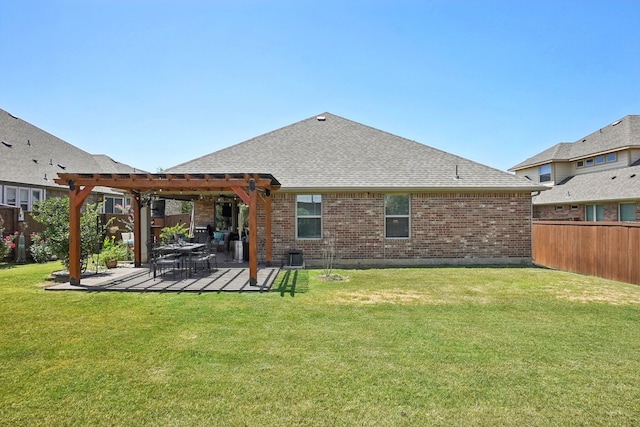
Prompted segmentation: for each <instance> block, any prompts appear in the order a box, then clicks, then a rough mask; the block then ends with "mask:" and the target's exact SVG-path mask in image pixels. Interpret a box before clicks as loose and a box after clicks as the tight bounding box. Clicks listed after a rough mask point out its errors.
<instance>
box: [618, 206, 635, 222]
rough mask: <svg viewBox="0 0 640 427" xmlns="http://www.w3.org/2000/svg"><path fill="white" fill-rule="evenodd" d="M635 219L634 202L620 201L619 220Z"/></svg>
mask: <svg viewBox="0 0 640 427" xmlns="http://www.w3.org/2000/svg"><path fill="white" fill-rule="evenodd" d="M635 220H636V204H635V203H622V204H621V205H620V221H635Z"/></svg>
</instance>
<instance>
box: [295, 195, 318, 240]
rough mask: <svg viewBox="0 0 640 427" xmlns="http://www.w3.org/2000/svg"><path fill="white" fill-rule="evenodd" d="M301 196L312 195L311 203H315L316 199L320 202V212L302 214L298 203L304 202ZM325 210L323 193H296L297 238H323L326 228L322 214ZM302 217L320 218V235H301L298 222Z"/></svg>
mask: <svg viewBox="0 0 640 427" xmlns="http://www.w3.org/2000/svg"><path fill="white" fill-rule="evenodd" d="M301 197H311V203H315V201H316V200H318V202H319V203H320V214H319V215H318V214H315V213H313V214H309V215H300V214H299V212H298V203H299V202H303V203H304V201H301V200H299V199H300V198H301ZM323 212H324V202H323V200H322V194H297V195H296V240H321V239H322V236H323V230H324V228H323V227H324V220H323V219H322V214H323ZM300 219H319V220H320V236H317V237H300V230H299V227H298V222H299V220H300Z"/></svg>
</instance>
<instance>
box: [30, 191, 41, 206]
mask: <svg viewBox="0 0 640 427" xmlns="http://www.w3.org/2000/svg"><path fill="white" fill-rule="evenodd" d="M41 196H42V191H41V190H31V205H32V206H33V204H34V203H38V202H39V201H40V199H41Z"/></svg>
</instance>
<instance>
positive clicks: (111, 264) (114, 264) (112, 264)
mask: <svg viewBox="0 0 640 427" xmlns="http://www.w3.org/2000/svg"><path fill="white" fill-rule="evenodd" d="M105 265H106V266H107V268H116V267H117V266H118V260H117V259H110V260H108V261H106V262H105Z"/></svg>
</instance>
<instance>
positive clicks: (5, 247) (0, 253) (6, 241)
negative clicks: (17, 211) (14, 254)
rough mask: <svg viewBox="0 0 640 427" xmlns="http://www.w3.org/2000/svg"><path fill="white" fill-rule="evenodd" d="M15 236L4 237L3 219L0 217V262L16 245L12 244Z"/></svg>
mask: <svg viewBox="0 0 640 427" xmlns="http://www.w3.org/2000/svg"><path fill="white" fill-rule="evenodd" d="M16 235H17V233H16V234H10V235H8V236H5V235H4V219H3V218H2V216H0V261H2V260H3V259H5V258H6V257H7V256H8V255H9V254H10V253H11V250H12V249H13V248H15V247H16V244H15V243H14V242H13V241H14V240H15V238H16Z"/></svg>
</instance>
